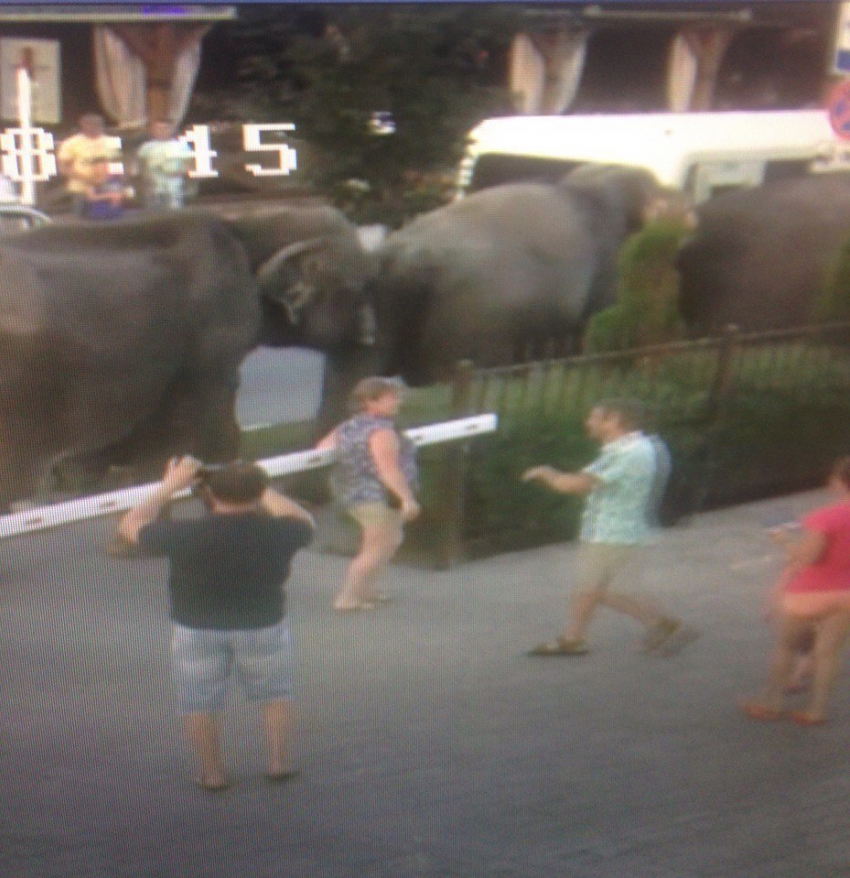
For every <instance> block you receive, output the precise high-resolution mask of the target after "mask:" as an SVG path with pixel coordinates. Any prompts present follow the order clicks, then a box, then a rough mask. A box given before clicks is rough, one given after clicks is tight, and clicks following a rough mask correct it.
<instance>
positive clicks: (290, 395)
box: [236, 348, 325, 429]
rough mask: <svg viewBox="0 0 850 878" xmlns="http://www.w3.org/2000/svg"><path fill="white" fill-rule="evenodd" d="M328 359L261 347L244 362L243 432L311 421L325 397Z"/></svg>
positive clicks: (239, 401) (239, 415) (239, 414)
mask: <svg viewBox="0 0 850 878" xmlns="http://www.w3.org/2000/svg"><path fill="white" fill-rule="evenodd" d="M324 363H325V359H324V357H323V356H322V354H320V353H318V352H317V351H309V350H306V349H305V348H257V349H256V350H254V351H252V352H251V353H250V354H248V356H247V357H246V358H245V360H244V361H243V363H242V367H241V368H240V370H239V373H240V385H239V392H238V393H237V395H236V420H237V421H238V422H239V425H240V427H242V428H243V429H251V428H255V427H262V426H265V425H268V424H282V423H284V422H288V421H309V420H311V419H313V418H315V417H316V413H317V412H318V410H319V402H320V400H321V394H322V376H323V374H324Z"/></svg>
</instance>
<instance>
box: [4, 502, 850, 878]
mask: <svg viewBox="0 0 850 878" xmlns="http://www.w3.org/2000/svg"><path fill="white" fill-rule="evenodd" d="M821 499H822V495H817V494H809V495H802V496H798V497H793V498H789V499H787V500H784V501H782V503H781V504H778V505H781V506H782V507H783V508H784V509H790V510H792V511H794V512H798V511H800V510H803V509H806V508H809V507H811V506H812V505H814V504H815V503H817V502H819V501H820V500H821ZM776 505H777V504H775V503H774V504H771V503H763V504H756V505H751V506H746V507H741V508H738V509H734V510H727V511H723V512H718V513H713V514H709V515H705V516H703V517H701V518H700V519H699V521H698V522H697V523H696V525H695V526H693V527H692V528H690V529H685V530H680V531H670V532H668V533H666V534H665V536H664V539H663V543H662V545H661V546H659V547H658V549H657V550H656V551H655V552H654V554H653V557H652V559H651V563H650V564H649V569H648V570H647V573H646V577H647V579H649V580H652V581H653V583H654V584H655V587H656V588H657V590H658V592H659V594H660V596H661V597H662V599H663V600H664V601H665V602H666V603H668V604H669V606H670V607H672V608H674V609H675V610H676V611H677V612H680V613H681V614H683V615H684V616H685V617H686V618H688V619H689V620H691V621H693V622H696V623H697V624H699V625H700V626H701V627H702V628H703V629H704V630H705V635H704V637H703V638H702V639H701V640H700V641H698V642H697V643H695V644H693V645H692V646H691V647H690V648H689V650H688V651H687V652H685V653H683V654H682V655H681V656H679V657H677V658H675V659H660V658H650V657H646V656H643V655H641V654H638V653H637V652H636V649H635V642H636V638H637V632H636V631H635V630H634V628H633V627H630V625H629V624H628V623H627V622H626V621H623V620H621V619H619V618H615V617H605V618H603V619H602V620H600V622H599V624H598V626H597V628H596V629H595V631H594V635H595V638H596V639H595V643H594V647H595V649H594V651H593V652H592V653H591V654H590V655H588V656H587V657H585V658H573V659H531V658H528V657H526V656H525V655H524V650H525V649H526V648H527V647H529V646H530V645H532V644H533V643H535V642H536V641H537V640H538V639H540V638H542V637H546V636H549V635H551V634H553V633H555V628H556V625H557V622H558V619H559V617H560V616H561V613H562V608H563V606H564V582H565V581H567V580H569V576H570V573H571V571H572V570H573V565H574V552H573V550H572V548H570V547H568V546H555V547H550V548H546V549H542V550H536V551H529V552H524V553H517V554H512V555H507V556H503V557H500V558H495V559H491V560H487V561H482V562H478V563H472V564H467V565H463V566H461V567H458V568H457V569H455V570H453V571H451V572H448V573H445V572H440V573H436V572H430V571H427V570H421V569H407V568H402V567H396V568H394V569H393V571H392V574H391V582H390V583H389V584H390V586H391V589H392V590H393V591H395V592H396V593H397V594H398V597H399V599H398V601H397V602H396V603H394V604H391V605H390V606H388V607H386V608H384V609H382V610H380V611H377V612H375V613H371V614H362V615H358V616H354V617H352V616H342V617H341V616H338V615H336V614H334V613H333V612H332V611H331V609H330V599H331V594H332V592H333V589H334V587H335V585H336V584H337V582H338V581H339V578H340V576H341V574H342V571H343V567H344V563H345V562H344V559H342V558H339V557H335V556H330V555H323V554H320V553H318V552H307V553H305V554H304V555H303V556H302V557H301V559H300V560H299V562H298V563H297V568H296V570H295V573H294V576H293V580H292V583H291V588H290V594H291V601H290V605H291V616H292V622H293V627H294V632H295V638H296V643H297V646H298V652H299V656H300V667H301V673H300V698H299V700H300V711H301V737H300V745H299V754H298V761H299V762H300V764H301V766H302V768H303V775H302V777H301V778H300V779H299V780H297V781H295V782H293V783H292V784H291V785H289V786H287V787H283V788H271V787H268V786H267V785H266V784H264V782H263V780H262V778H261V770H262V759H261V748H260V745H259V741H258V738H257V736H256V734H254V733H255V731H256V726H255V719H256V718H255V716H254V714H253V711H252V710H250V709H249V707H248V706H247V705H246V703H245V701H244V700H243V698H242V696H241V694H239V693H235V694H233V695H232V697H231V702H230V708H231V710H230V713H229V716H228V722H227V731H226V733H227V749H228V753H229V757H230V761H231V765H232V768H233V772H234V775H235V780H236V785H235V787H234V788H233V789H232V790H230V791H229V792H227V793H225V794H223V795H221V796H217V797H213V796H209V795H207V794H204V793H202V792H200V791H199V790H197V789H195V788H194V787H193V786H192V785H191V783H189V782H188V778H189V776H190V766H189V764H188V760H187V758H186V754H185V752H184V750H183V748H182V745H181V741H180V738H179V734H178V731H179V729H178V725H177V721H176V720H175V717H174V715H173V712H172V707H171V703H170V700H169V693H168V676H167V641H168V626H167V622H166V620H165V615H164V607H165V596H166V592H165V583H164V570H163V567H162V565H161V564H160V563H159V562H153V561H149V560H137V561H132V562H127V561H124V562H119V561H115V560H112V559H110V558H108V557H107V556H106V555H105V554H104V552H103V545H104V542H105V541H106V539H107V538H108V536H109V535H110V532H111V528H110V526H109V523H108V522H106V521H101V522H90V523H86V524H81V525H78V526H74V527H70V528H67V529H66V530H64V531H62V532H56V533H52V534H48V535H42V536H33V537H30V538H26V539H21V540H18V541H13V542H9V543H7V544H5V545H4V546H3V550H2V556H0V571H2V576H0V583H2V585H0V624H1V625H2V627H1V628H0V777H2V791H0V875H2V876H8V878H60V876H62V878H70V876H73V878H172V876H180V878H196V876H197V878H200V876H205V878H207V876H215V878H218V876H222V878H224V876H228V878H231V876H232V878H235V876H249V878H283V876H286V878H300V876H304V878H337V876H339V878H354V876H356V878H422V876H427V878H541V876H559V878H573V876H575V878H723V876H736V878H801V876H810V875H812V876H819V878H833V876H847V875H850V832H848V828H850V826H849V825H848V824H850V817H848V814H850V808H848V802H850V747H848V746H847V737H848V729H850V681H848V680H847V679H846V678H845V679H844V680H843V681H842V684H841V686H840V687H839V691H838V693H837V697H836V701H835V716H834V721H833V723H832V724H831V725H829V726H826V727H824V728H822V729H816V730H811V729H800V728H797V727H795V726H792V725H790V724H784V723H783V724H774V725H760V724H756V723H753V722H750V721H747V720H745V719H743V718H742V717H741V716H739V714H738V713H737V711H736V709H735V706H734V704H735V698H736V696H737V695H738V694H739V693H741V692H747V691H750V690H752V689H753V688H754V687H755V686H756V685H757V683H758V682H759V681H760V679H761V676H762V673H763V670H764V666H765V659H766V650H767V647H768V643H769V638H768V632H767V630H766V628H765V626H764V625H763V624H762V623H761V621H760V606H761V602H762V598H763V595H764V592H765V588H766V582H767V580H768V579H769V575H770V573H771V563H770V562H754V563H751V564H747V563H746V562H747V559H749V558H754V557H755V558H757V557H758V556H760V555H761V554H762V553H763V552H766V551H768V547H767V546H766V543H765V539H764V537H763V535H762V533H761V530H760V522H761V521H762V520H763V518H764V517H765V516H766V515H767V514H768V513H769V512H770V510H771V508H772V507H773V506H776ZM733 568H737V569H733Z"/></svg>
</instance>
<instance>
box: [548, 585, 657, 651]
mask: <svg viewBox="0 0 850 878" xmlns="http://www.w3.org/2000/svg"><path fill="white" fill-rule="evenodd" d="M600 605H602V606H605V607H609V608H610V609H612V610H615V611H616V612H618V613H623V614H624V615H626V616H630V617H631V618H632V619H635V620H636V621H638V622H640V623H642V624H643V626H644V627H645V628H646V630H647V631H651V630H652V629H653V628H654V627H655V626H656V625H659V624H661V623H663V622H664V621H667V620H669V617H668V616H667V615H665V613H664V611H663V610H662V609H661V607H659V606H658V605H657V604H656V603H655V602H653V601H650V600H647V599H642V600H637V599H636V598H632V597H629V596H628V595H624V594H620V593H618V592H609V591H606V590H605V589H604V588H597V589H594V590H593V591H585V592H581V593H580V594H578V595H577V596H576V599H575V602H574V603H573V610H572V619H571V621H570V623H569V624H568V626H567V628H566V631H565V632H564V638H565V639H566V640H585V639H586V634H587V628H588V626H589V625H590V623H591V621H592V620H593V617H594V616H595V615H596V611H597V609H598V608H599V606H600Z"/></svg>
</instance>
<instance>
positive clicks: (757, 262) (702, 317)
mask: <svg viewBox="0 0 850 878" xmlns="http://www.w3.org/2000/svg"><path fill="white" fill-rule="evenodd" d="M698 216H699V222H698V229H697V232H696V234H695V235H694V236H693V237H692V238H691V239H690V241H689V242H688V243H686V245H685V246H684V247H683V248H682V250H681V251H680V253H679V259H678V265H679V270H680V273H681V297H680V308H681V311H682V316H683V317H684V318H685V321H686V323H687V324H688V326H689V327H690V330H691V332H692V333H694V334H704V333H706V332H716V331H717V330H720V329H722V328H723V327H724V326H726V325H728V324H737V325H738V326H739V327H740V328H741V329H743V330H749V331H752V332H757V331H762V330H770V329H782V328H791V327H796V326H804V325H806V324H809V323H812V322H813V320H814V316H815V302H816V300H817V298H818V296H819V295H820V293H821V292H822V290H823V288H824V282H825V280H826V277H827V275H828V272H829V271H830V268H831V266H832V264H833V262H834V260H835V257H836V255H837V253H838V250H839V248H840V247H841V246H842V245H843V244H844V243H845V242H846V241H847V240H848V239H850V174H847V173H829V174H814V175H808V176H805V177H796V178H793V179H786V180H781V181H776V182H774V183H768V184H766V185H764V186H760V187H758V188H755V189H748V190H743V191H738V192H730V193H727V194H725V195H718V196H717V197H716V198H712V199H711V200H710V201H707V202H706V203H705V204H703V205H701V206H700V208H699V209H698Z"/></svg>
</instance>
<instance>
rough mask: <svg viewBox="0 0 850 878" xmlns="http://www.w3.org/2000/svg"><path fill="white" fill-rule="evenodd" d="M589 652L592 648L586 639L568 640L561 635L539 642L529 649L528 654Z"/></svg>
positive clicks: (549, 654) (552, 654)
mask: <svg viewBox="0 0 850 878" xmlns="http://www.w3.org/2000/svg"><path fill="white" fill-rule="evenodd" d="M588 652H590V650H589V648H588V646H587V641H586V640H578V639H576V640H567V639H566V638H565V637H559V638H558V639H557V640H552V641H549V642H548V643H538V644H537V646H535V647H534V648H533V649H531V650H529V652H528V654H529V655H534V656H555V655H586V654H587V653H588Z"/></svg>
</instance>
